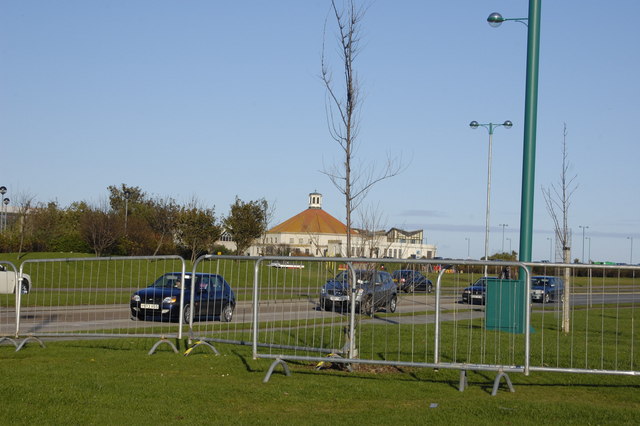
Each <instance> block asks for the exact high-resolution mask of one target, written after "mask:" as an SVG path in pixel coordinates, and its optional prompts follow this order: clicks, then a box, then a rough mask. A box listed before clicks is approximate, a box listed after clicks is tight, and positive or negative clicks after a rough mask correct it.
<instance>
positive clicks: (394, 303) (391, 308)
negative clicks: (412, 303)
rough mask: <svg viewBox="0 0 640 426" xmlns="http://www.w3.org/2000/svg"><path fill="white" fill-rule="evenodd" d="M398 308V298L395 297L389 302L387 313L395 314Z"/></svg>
mask: <svg viewBox="0 0 640 426" xmlns="http://www.w3.org/2000/svg"><path fill="white" fill-rule="evenodd" d="M397 307H398V298H397V297H396V296H393V297H392V298H391V300H389V303H388V304H387V311H389V312H391V313H394V312H395V311H396V308H397Z"/></svg>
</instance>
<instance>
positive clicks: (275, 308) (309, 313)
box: [253, 257, 529, 381]
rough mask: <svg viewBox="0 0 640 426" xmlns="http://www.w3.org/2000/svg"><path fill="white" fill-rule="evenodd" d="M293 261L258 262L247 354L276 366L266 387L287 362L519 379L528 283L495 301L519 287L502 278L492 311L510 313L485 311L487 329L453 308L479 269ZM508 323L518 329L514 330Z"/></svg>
mask: <svg viewBox="0 0 640 426" xmlns="http://www.w3.org/2000/svg"><path fill="white" fill-rule="evenodd" d="M291 262H292V260H291V258H288V259H287V258H279V257H267V258H261V259H259V260H258V261H257V263H256V273H255V279H256V281H255V284H254V297H253V304H254V313H255V316H254V329H255V331H256V332H255V334H254V336H253V354H254V357H255V358H270V359H274V363H273V364H272V366H271V368H270V369H269V371H268V373H267V376H266V377H265V381H267V380H269V377H270V375H271V373H272V372H273V370H274V368H275V367H277V366H278V365H282V366H283V367H284V368H285V372H286V371H287V368H286V362H285V361H286V360H298V361H306V362H317V363H318V365H320V366H322V365H324V364H327V363H329V362H331V363H341V364H344V365H351V364H359V365H363V364H387V365H394V366H415V367H432V368H451V369H458V370H461V371H465V370H484V371H496V372H498V376H497V377H496V380H499V379H500V378H501V377H503V376H504V373H507V372H527V370H526V368H527V354H528V346H527V345H528V343H527V342H528V331H529V330H528V328H527V327H526V322H527V321H528V317H527V315H528V310H527V309H524V308H522V307H523V306H527V296H526V295H527V294H528V292H529V290H528V289H527V288H526V286H525V288H522V289H521V290H520V291H519V293H513V294H511V295H503V294H502V293H503V292H502V289H501V287H504V288H505V289H509V288H515V287H517V285H516V283H517V282H516V281H515V280H509V279H507V278H506V277H505V279H502V280H500V279H499V280H495V281H496V284H497V286H498V287H497V288H496V289H491V291H490V294H494V295H495V297H494V298H495V301H494V302H492V306H495V307H498V306H502V305H505V306H507V305H509V306H508V307H506V308H505V309H495V310H494V311H493V312H492V318H493V319H492V321H494V322H490V323H487V318H486V315H485V307H484V305H481V304H478V305H472V304H468V303H460V295H461V294H462V292H463V290H464V289H465V288H467V287H468V286H469V285H470V282H474V281H476V280H478V279H479V278H481V277H483V273H482V270H483V266H484V265H485V263H483V262H471V261H468V262H465V261H458V262H456V261H453V263H452V264H450V265H442V264H441V262H442V261H433V260H430V261H427V260H395V259H353V258H351V259H347V258H344V259H336V258H302V259H301V258H297V259H295V262H296V263H295V264H292V263H291ZM522 266H523V265H521V264H519V263H515V262H504V263H499V264H496V263H489V264H488V267H489V274H490V275H493V276H499V275H501V274H503V275H504V274H505V270H507V269H510V270H511V271H513V272H514V273H515V271H516V270H518V269H520V268H521V267H522ZM397 270H405V271H407V272H405V274H406V275H407V277H411V276H412V275H414V276H415V278H416V279H418V276H417V275H416V274H417V273H421V275H424V277H425V279H426V280H427V281H425V282H423V283H422V284H420V283H418V282H417V281H416V282H412V281H411V280H410V279H409V278H407V277H403V276H402V274H403V273H401V272H398V271H397ZM465 270H466V271H465ZM522 270H523V271H524V272H525V273H526V269H525V268H522ZM387 271H389V272H392V273H391V274H389V273H388V272H387ZM463 271H464V272H463ZM394 277H395V278H396V281H395V282H394V281H391V283H390V285H389V282H388V281H389V280H392V279H393V278H394ZM336 278H337V279H336ZM374 282H375V284H373V283H374ZM526 282H528V281H527V280H524V283H525V284H526ZM414 284H415V285H414ZM490 287H491V286H490ZM371 297H373V309H372V306H371V300H372V299H371ZM503 298H505V299H503ZM518 306H520V307H521V308H520V313H517V312H516V310H517V309H518V308H517V307H518ZM516 319H517V320H518V321H519V330H520V332H518V330H516V329H515V328H513V327H514V326H515V325H514V324H513V322H514V321H515V320H516ZM495 321H497V323H496V322H495ZM504 321H506V323H505V324H503V325H500V323H502V322H504ZM505 330H509V331H510V332H505ZM507 379H508V377H507Z"/></svg>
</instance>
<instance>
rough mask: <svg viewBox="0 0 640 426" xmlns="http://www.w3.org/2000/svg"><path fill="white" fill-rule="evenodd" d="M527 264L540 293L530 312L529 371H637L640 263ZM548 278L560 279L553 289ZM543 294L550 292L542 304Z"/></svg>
mask: <svg viewBox="0 0 640 426" xmlns="http://www.w3.org/2000/svg"><path fill="white" fill-rule="evenodd" d="M528 266H529V267H530V268H531V269H532V270H533V280H532V283H533V289H532V292H534V293H535V292H537V293H538V294H539V295H542V296H541V297H539V298H537V300H538V301H534V302H533V303H532V310H531V326H532V327H533V330H534V331H533V333H532V335H531V369H532V370H534V371H560V372H573V373H599V374H621V375H640V371H639V370H640V368H639V363H638V361H639V360H638V356H637V355H636V352H637V351H638V344H639V340H638V339H639V338H640V333H639V331H638V323H639V321H640V268H639V267H637V266H635V267H634V266H628V265H611V266H607V265H582V264H568V265H566V264H544V263H543V264H539V263H537V264H529V265H528ZM546 277H557V278H558V279H559V280H561V281H560V282H558V283H555V288H554V287H551V286H550V284H549V283H548V282H547V281H548V280H546ZM536 284H539V285H536ZM544 284H547V285H546V286H545V285H544ZM559 285H562V287H559ZM559 289H562V291H559ZM546 294H551V296H549V297H548V299H549V300H548V301H546V303H545V298H546V296H545V295H546ZM565 299H566V300H565ZM565 302H566V305H565Z"/></svg>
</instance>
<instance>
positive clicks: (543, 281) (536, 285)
mask: <svg viewBox="0 0 640 426" xmlns="http://www.w3.org/2000/svg"><path fill="white" fill-rule="evenodd" d="M531 300H532V301H533V302H540V303H549V302H555V301H563V300H564V281H562V278H558V277H550V276H536V277H531Z"/></svg>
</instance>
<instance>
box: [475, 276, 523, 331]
mask: <svg viewBox="0 0 640 426" xmlns="http://www.w3.org/2000/svg"><path fill="white" fill-rule="evenodd" d="M525 290H526V286H525V282H524V281H520V280H489V281H488V282H487V295H486V296H487V297H486V304H485V326H486V328H487V330H499V331H507V332H509V333H518V334H523V333H524V331H525V319H526V317H525V314H526V309H527V304H528V303H529V298H527V299H526V301H525V298H524V292H525Z"/></svg>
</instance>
